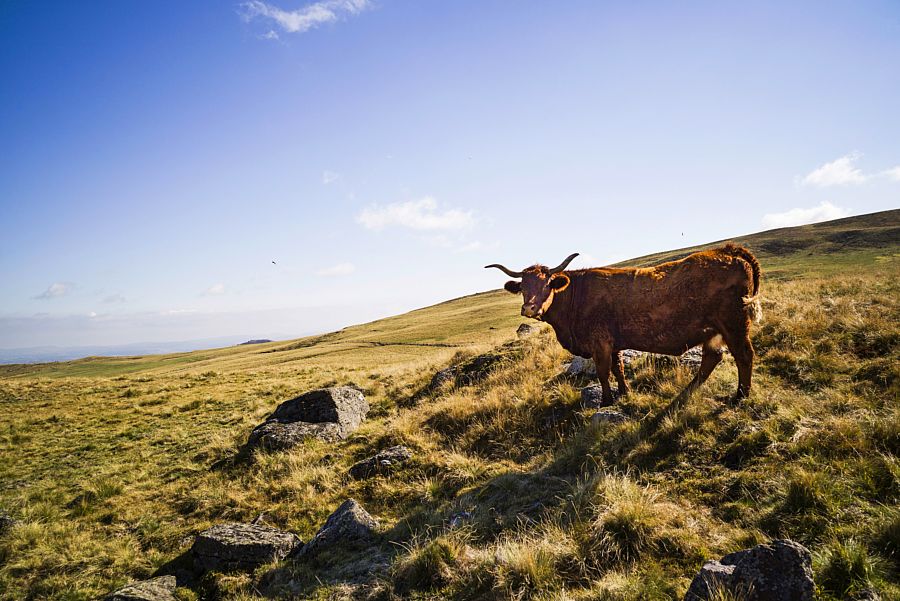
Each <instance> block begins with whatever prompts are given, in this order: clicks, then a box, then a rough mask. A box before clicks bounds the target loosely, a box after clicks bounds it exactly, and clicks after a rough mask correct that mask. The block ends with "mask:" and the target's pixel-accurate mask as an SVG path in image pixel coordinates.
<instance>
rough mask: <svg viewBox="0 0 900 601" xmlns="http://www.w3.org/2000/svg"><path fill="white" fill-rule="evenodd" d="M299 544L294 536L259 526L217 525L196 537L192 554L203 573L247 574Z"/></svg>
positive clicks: (277, 558)
mask: <svg viewBox="0 0 900 601" xmlns="http://www.w3.org/2000/svg"><path fill="white" fill-rule="evenodd" d="M302 544H303V543H302V541H301V540H300V539H299V538H297V536H296V535H295V534H292V533H290V532H284V531H282V530H278V529H276V528H270V527H268V526H263V525H261V524H220V525H218V526H213V527H212V528H210V529H208V530H204V531H203V532H201V533H200V534H198V535H197V537H196V538H195V539H194V544H193V546H192V547H191V554H192V555H193V556H194V565H195V566H196V567H197V569H198V570H201V571H204V572H206V571H210V570H215V571H218V572H232V571H249V570H253V569H255V568H257V567H259V566H261V565H263V564H266V563H268V562H270V561H274V560H279V559H284V558H285V557H287V556H288V555H289V554H290V553H292V552H294V551H295V550H296V549H298V548H299V547H300V546H301V545H302Z"/></svg>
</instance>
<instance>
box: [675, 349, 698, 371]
mask: <svg viewBox="0 0 900 601" xmlns="http://www.w3.org/2000/svg"><path fill="white" fill-rule="evenodd" d="M702 360H703V348H702V347H699V346H695V347H694V348H689V349H688V350H686V351H685V352H684V353H682V354H681V357H679V358H678V361H679V363H681V364H682V365H687V366H690V367H700V361H702Z"/></svg>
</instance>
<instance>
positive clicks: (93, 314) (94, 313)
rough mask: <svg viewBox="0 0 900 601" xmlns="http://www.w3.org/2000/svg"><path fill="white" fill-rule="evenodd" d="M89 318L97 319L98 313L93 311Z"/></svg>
mask: <svg viewBox="0 0 900 601" xmlns="http://www.w3.org/2000/svg"><path fill="white" fill-rule="evenodd" d="M88 317H90V318H92V319H93V318H94V317H97V312H96V311H91V312H90V313H88Z"/></svg>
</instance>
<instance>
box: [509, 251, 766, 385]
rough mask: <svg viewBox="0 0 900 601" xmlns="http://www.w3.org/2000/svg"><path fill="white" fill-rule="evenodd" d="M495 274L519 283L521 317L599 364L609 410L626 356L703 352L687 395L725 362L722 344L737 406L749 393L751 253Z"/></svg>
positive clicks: (756, 272)
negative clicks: (731, 364) (731, 363)
mask: <svg viewBox="0 0 900 601" xmlns="http://www.w3.org/2000/svg"><path fill="white" fill-rule="evenodd" d="M572 258H574V255H573V256H572V257H569V259H567V260H566V261H564V262H563V265H561V266H560V267H562V268H564V266H565V265H567V264H568V262H569V261H570V260H571V259H572ZM494 266H495V267H500V268H501V269H503V270H504V271H505V272H507V273H509V274H510V275H521V278H522V281H521V282H515V281H513V282H507V284H506V286H505V288H506V290H508V291H510V292H513V293H519V292H521V293H522V295H523V298H524V304H523V306H522V314H523V315H525V316H526V317H533V318H535V319H540V320H543V321H545V322H547V323H549V324H550V325H551V326H552V327H553V330H554V331H555V332H556V337H557V339H558V340H559V343H560V344H561V345H562V346H563V348H565V349H566V350H568V351H569V352H571V353H572V354H574V355H579V356H581V357H585V358H593V359H594V362H595V363H596V366H597V375H598V376H599V378H600V384H601V385H602V387H603V400H604V402H605V403H611V402H612V391H611V389H610V386H609V373H610V369H612V372H613V374H614V376H615V378H616V381H617V383H618V386H619V391H620V393H625V392H627V390H628V386H627V384H626V382H625V378H624V374H623V371H622V362H621V358H620V357H619V351H620V350H622V349H635V350H639V351H646V352H651V353H662V354H667V355H680V354H681V353H683V352H684V351H686V350H687V349H689V348H691V347H694V346H696V345H698V344H702V345H703V357H702V361H701V364H700V370H699V372H698V373H697V375H696V377H695V378H694V380H693V381H692V382H691V383H690V384H689V385H688V388H687V389H686V390H685V393H686V394H690V393H691V392H693V390H694V389H696V388H697V387H698V386H700V385H701V384H702V383H703V382H705V381H706V379H707V378H708V377H709V375H710V373H711V372H712V370H713V369H714V368H715V367H716V365H718V364H719V362H720V361H721V360H722V351H721V345H722V343H723V342H724V343H725V344H726V345H727V346H728V348H729V350H730V351H731V354H732V356H733V357H734V360H735V363H736V364H737V368H738V382H739V383H738V390H737V393H736V395H735V396H736V398H741V397H744V396H746V395H747V394H749V392H750V385H751V372H752V369H753V359H754V352H753V345H752V344H751V343H750V324H751V321H757V322H758V321H759V319H760V317H761V310H760V304H759V299H758V295H759V276H760V267H759V262H758V261H757V260H756V258H755V257H754V256H753V255H752V254H751V253H750V251H749V250H747V249H746V248H742V247H740V246H737V245H734V244H726V245H725V246H723V247H720V248H713V249H710V250H705V251H702V252H697V253H694V254H691V255H689V256H687V257H685V258H683V259H681V260H678V261H670V262H668V263H663V264H661V265H657V266H655V267H646V268H614V267H603V268H592V269H577V270H571V271H561V270H560V268H556V269H548V268H547V267H544V266H543V265H534V266H532V267H529V268H527V269H525V270H524V271H522V272H520V274H517V273H513V272H510V271H509V270H507V269H506V268H504V267H502V266H497V265H494Z"/></svg>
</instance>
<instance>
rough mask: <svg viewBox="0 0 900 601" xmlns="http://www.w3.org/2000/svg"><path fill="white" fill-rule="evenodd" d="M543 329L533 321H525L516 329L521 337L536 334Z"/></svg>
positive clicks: (517, 334)
mask: <svg viewBox="0 0 900 601" xmlns="http://www.w3.org/2000/svg"><path fill="white" fill-rule="evenodd" d="M540 331H541V326H539V325H537V324H533V323H523V324H521V325H520V326H519V327H518V328H517V329H516V336H518V337H519V338H527V337H528V336H531V335H532V334H536V333H538V332H540Z"/></svg>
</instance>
